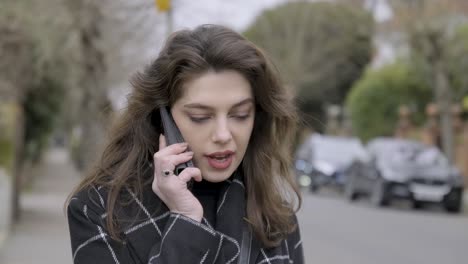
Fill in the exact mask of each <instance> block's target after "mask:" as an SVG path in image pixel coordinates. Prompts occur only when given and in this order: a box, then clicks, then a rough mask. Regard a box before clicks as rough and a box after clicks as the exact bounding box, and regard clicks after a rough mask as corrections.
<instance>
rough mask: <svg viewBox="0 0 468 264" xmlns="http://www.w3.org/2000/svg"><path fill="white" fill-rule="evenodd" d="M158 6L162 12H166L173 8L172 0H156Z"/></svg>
mask: <svg viewBox="0 0 468 264" xmlns="http://www.w3.org/2000/svg"><path fill="white" fill-rule="evenodd" d="M155 2H156V7H157V8H158V10H159V11H161V12H166V11H168V10H169V9H171V0H155Z"/></svg>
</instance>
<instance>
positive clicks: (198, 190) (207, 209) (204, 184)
mask: <svg viewBox="0 0 468 264" xmlns="http://www.w3.org/2000/svg"><path fill="white" fill-rule="evenodd" d="M223 184H224V182H218V183H213V182H208V181H205V180H203V181H201V182H196V181H194V182H193V186H192V193H193V195H195V197H197V198H198V200H199V201H200V203H201V205H202V206H203V216H204V217H205V218H206V220H208V222H209V223H210V225H212V226H213V227H215V226H216V209H217V208H216V205H217V203H218V197H219V193H220V191H221V187H222V185H223Z"/></svg>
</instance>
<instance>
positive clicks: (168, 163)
mask: <svg viewBox="0 0 468 264" xmlns="http://www.w3.org/2000/svg"><path fill="white" fill-rule="evenodd" d="M192 158H193V152H192V151H189V152H184V153H182V154H178V155H171V156H167V157H164V158H163V159H161V160H158V161H156V168H158V169H159V170H161V171H163V170H172V171H173V170H174V168H175V166H177V165H179V164H182V163H184V162H187V161H189V160H191V159H192Z"/></svg>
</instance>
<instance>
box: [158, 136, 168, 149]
mask: <svg viewBox="0 0 468 264" xmlns="http://www.w3.org/2000/svg"><path fill="white" fill-rule="evenodd" d="M166 145H167V144H166V137H165V136H164V135H163V134H159V149H163V148H165V147H166Z"/></svg>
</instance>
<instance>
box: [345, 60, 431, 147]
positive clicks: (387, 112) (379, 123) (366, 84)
mask: <svg viewBox="0 0 468 264" xmlns="http://www.w3.org/2000/svg"><path fill="white" fill-rule="evenodd" d="M431 96H432V92H431V89H430V88H429V86H428V85H427V81H425V80H424V79H423V78H422V75H421V74H420V73H419V72H418V71H417V70H415V69H413V68H411V67H410V66H408V64H405V63H402V62H397V63H395V64H392V65H388V66H385V67H383V68H381V69H378V70H368V71H367V72H366V73H365V75H364V77H363V78H362V79H361V80H359V81H358V82H357V83H356V84H355V85H354V86H353V88H352V89H351V92H350V93H349V94H348V97H347V99H346V107H347V109H348V110H349V112H350V114H351V120H352V124H353V131H354V133H355V134H356V135H357V136H358V137H360V138H361V139H362V140H364V141H367V140H369V139H371V138H373V137H376V136H388V135H391V134H393V132H394V130H395V127H396V124H397V121H398V108H399V106H400V105H402V104H405V105H408V106H409V107H410V109H412V110H413V112H414V115H413V117H414V118H413V121H414V122H415V123H416V124H420V123H421V122H422V121H423V119H424V109H425V106H426V104H427V103H428V102H430V99H431Z"/></svg>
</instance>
